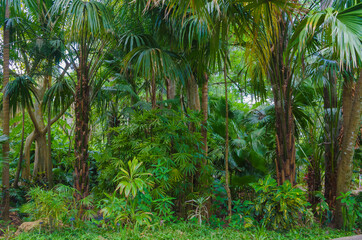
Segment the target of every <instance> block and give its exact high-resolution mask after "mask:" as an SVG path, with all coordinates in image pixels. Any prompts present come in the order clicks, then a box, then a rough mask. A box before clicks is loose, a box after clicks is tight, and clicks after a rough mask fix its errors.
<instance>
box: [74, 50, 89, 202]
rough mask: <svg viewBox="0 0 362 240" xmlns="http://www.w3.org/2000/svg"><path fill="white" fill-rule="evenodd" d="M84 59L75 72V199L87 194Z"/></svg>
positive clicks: (86, 71)
mask: <svg viewBox="0 0 362 240" xmlns="http://www.w3.org/2000/svg"><path fill="white" fill-rule="evenodd" d="M87 68H88V66H87V64H86V61H85V60H84V59H82V55H81V60H80V66H79V69H78V72H77V77H78V82H77V86H76V93H75V146H74V152H75V158H76V162H75V167H74V188H75V189H77V190H78V192H77V193H76V199H77V200H80V199H82V198H84V197H86V196H88V194H89V165H88V136H89V128H88V122H89V105H90V102H89V79H88V69H87Z"/></svg>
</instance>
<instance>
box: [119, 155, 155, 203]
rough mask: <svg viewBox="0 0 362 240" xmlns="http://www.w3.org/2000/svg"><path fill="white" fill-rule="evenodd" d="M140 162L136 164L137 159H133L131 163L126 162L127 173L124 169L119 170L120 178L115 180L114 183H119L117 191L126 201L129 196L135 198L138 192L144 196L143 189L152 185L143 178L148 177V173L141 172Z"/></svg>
mask: <svg viewBox="0 0 362 240" xmlns="http://www.w3.org/2000/svg"><path fill="white" fill-rule="evenodd" d="M141 166H142V162H140V163H139V162H138V160H137V158H134V159H133V161H128V171H127V170H125V169H124V168H121V172H120V175H121V176H120V177H118V178H117V179H116V182H119V184H118V186H117V189H116V190H119V193H120V194H121V195H122V193H124V196H125V197H126V198H127V199H128V197H129V196H130V195H131V196H132V199H134V198H135V197H136V196H137V193H138V192H142V193H143V194H144V189H145V188H146V187H147V185H152V183H151V182H150V180H149V179H147V178H145V176H150V175H151V174H150V173H147V172H142V168H141Z"/></svg>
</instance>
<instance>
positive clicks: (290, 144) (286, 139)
mask: <svg viewBox="0 0 362 240" xmlns="http://www.w3.org/2000/svg"><path fill="white" fill-rule="evenodd" d="M275 88H277V87H275ZM283 89H287V87H283ZM280 91H283V93H282V94H279V92H280ZM291 95H292V94H291V92H287V91H284V90H282V89H278V88H277V89H274V101H275V118H276V133H277V136H276V155H277V160H276V162H277V166H276V170H277V181H278V184H279V185H281V184H283V183H284V182H285V181H287V180H288V181H289V182H290V183H291V184H292V185H294V182H295V137H294V116H293V113H292V103H291V101H292V99H291Z"/></svg>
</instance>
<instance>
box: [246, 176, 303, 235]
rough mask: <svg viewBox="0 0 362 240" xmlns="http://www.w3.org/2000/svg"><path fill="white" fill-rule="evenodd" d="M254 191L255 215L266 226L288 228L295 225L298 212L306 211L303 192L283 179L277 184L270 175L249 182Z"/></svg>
mask: <svg viewBox="0 0 362 240" xmlns="http://www.w3.org/2000/svg"><path fill="white" fill-rule="evenodd" d="M250 185H251V186H252V187H253V188H254V191H255V193H256V198H255V200H254V201H253V206H254V208H255V216H256V218H257V219H258V220H260V222H261V224H262V225H263V226H265V227H267V228H272V229H277V228H288V227H291V226H293V225H295V224H296V223H297V221H298V219H299V214H305V213H306V209H307V208H306V207H307V206H308V203H307V201H306V196H305V193H304V192H303V191H302V190H301V189H299V188H298V187H293V186H292V185H291V184H290V182H288V181H285V182H284V184H283V185H280V186H278V185H277V182H276V180H275V179H273V178H272V177H271V176H270V175H269V176H267V177H266V178H264V179H260V180H259V181H258V182H257V183H251V184H250Z"/></svg>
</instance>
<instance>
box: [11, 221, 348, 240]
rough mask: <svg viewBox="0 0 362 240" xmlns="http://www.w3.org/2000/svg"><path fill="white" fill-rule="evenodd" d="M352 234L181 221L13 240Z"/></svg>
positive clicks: (317, 237)
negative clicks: (153, 226)
mask: <svg viewBox="0 0 362 240" xmlns="http://www.w3.org/2000/svg"><path fill="white" fill-rule="evenodd" d="M352 234H353V233H351V232H344V231H340V230H335V229H330V228H323V229H322V228H319V227H310V228H300V227H299V228H294V229H291V230H289V231H284V232H278V231H270V230H266V229H265V228H252V229H249V230H235V229H233V228H230V227H229V228H211V227H209V226H199V225H197V224H192V223H185V222H180V223H177V224H168V225H165V226H161V227H156V229H155V230H152V229H149V230H145V231H142V232H137V231H127V230H119V231H105V230H103V229H98V228H96V227H93V228H80V229H71V228H67V229H63V230H62V231H54V232H52V233H49V232H44V231H43V232H40V233H39V232H38V231H34V232H31V233H23V234H21V235H19V236H18V237H17V238H16V239H19V240H30V239H34V240H35V239H36V240H42V239H43V240H45V239H53V240H56V239H69V240H70V239H79V240H86V239H89V240H91V239H92V240H93V239H100V240H104V239H190V240H191V239H215V240H216V239H255V240H262V239H285V240H286V239H314V240H324V239H334V238H339V237H345V236H350V235H352Z"/></svg>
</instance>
